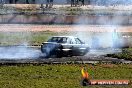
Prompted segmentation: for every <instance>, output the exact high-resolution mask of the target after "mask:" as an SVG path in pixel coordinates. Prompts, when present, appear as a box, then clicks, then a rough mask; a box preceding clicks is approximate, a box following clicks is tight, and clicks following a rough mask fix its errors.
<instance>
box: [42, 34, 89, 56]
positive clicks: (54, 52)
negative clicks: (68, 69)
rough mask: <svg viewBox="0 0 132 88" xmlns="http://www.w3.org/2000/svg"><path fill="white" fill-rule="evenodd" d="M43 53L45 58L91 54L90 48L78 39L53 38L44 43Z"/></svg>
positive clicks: (70, 37)
mask: <svg viewBox="0 0 132 88" xmlns="http://www.w3.org/2000/svg"><path fill="white" fill-rule="evenodd" d="M41 52H42V53H43V54H44V55H45V57H51V56H56V57H63V56H83V55H85V54H86V53H87V52H89V47H88V44H85V43H84V42H82V41H81V40H80V39H79V38H77V37H73V36H53V37H51V38H50V39H49V40H48V41H47V42H44V43H42V45H41Z"/></svg>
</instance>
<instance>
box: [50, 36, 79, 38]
mask: <svg viewBox="0 0 132 88" xmlns="http://www.w3.org/2000/svg"><path fill="white" fill-rule="evenodd" d="M52 37H69V38H77V37H74V36H52Z"/></svg>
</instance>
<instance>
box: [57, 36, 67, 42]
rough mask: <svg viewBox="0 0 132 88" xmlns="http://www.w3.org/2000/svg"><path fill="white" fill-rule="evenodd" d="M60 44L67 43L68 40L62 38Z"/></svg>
mask: <svg viewBox="0 0 132 88" xmlns="http://www.w3.org/2000/svg"><path fill="white" fill-rule="evenodd" d="M58 43H67V38H65V37H63V38H61V39H60V40H59V41H58Z"/></svg>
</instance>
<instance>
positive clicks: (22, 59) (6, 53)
mask: <svg viewBox="0 0 132 88" xmlns="http://www.w3.org/2000/svg"><path fill="white" fill-rule="evenodd" d="M119 52H121V49H102V50H101V49H100V50H95V49H93V50H90V52H88V53H87V54H86V55H85V56H73V57H62V58H45V57H44V55H43V53H41V51H40V47H39V46H35V47H33V46H0V64H12V63H100V62H104V63H113V62H116V63H132V62H131V61H127V60H123V59H118V58H112V57H106V54H112V53H119Z"/></svg>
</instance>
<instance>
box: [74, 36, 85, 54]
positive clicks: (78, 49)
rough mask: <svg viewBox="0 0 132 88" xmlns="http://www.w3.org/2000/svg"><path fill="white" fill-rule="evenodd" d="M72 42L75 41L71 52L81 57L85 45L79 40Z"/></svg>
mask: <svg viewBox="0 0 132 88" xmlns="http://www.w3.org/2000/svg"><path fill="white" fill-rule="evenodd" d="M74 40H75V42H74V43H75V44H74V48H73V51H74V52H75V54H76V55H82V54H83V53H84V52H85V50H86V47H85V45H84V44H83V42H82V41H81V40H80V39H79V38H74Z"/></svg>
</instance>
